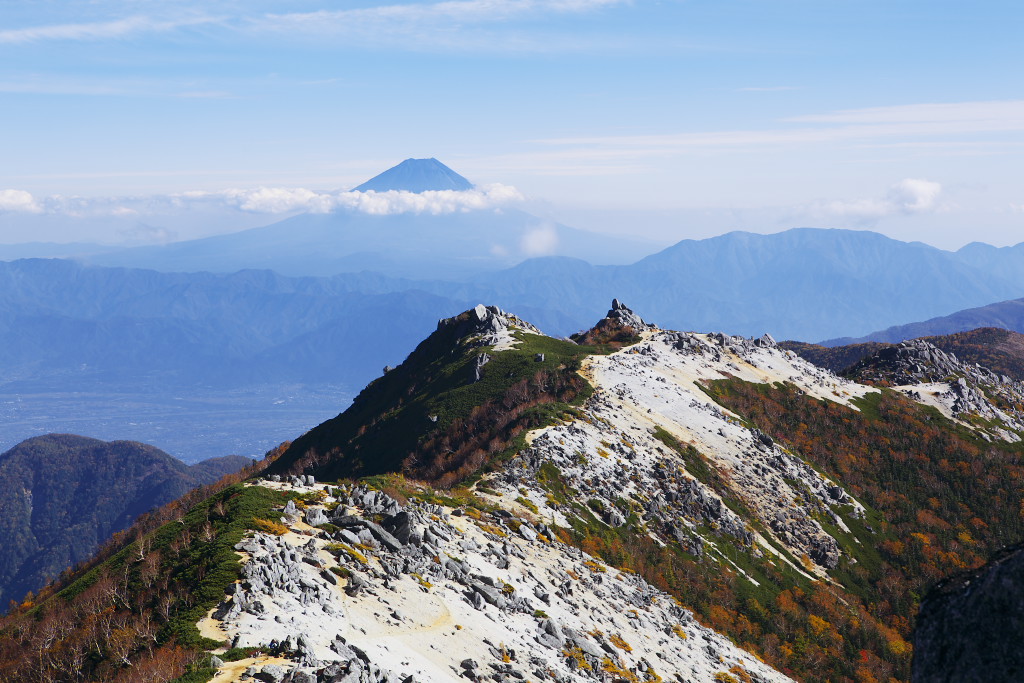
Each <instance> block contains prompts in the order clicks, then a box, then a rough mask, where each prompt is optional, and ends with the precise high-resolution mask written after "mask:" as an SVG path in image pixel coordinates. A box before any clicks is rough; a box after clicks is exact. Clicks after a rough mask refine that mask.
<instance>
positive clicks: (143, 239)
mask: <svg viewBox="0 0 1024 683" xmlns="http://www.w3.org/2000/svg"><path fill="white" fill-rule="evenodd" d="M1022 25H1024V4H1022V3H1020V2H1017V1H1010V0H1007V1H1003V0H983V1H982V2H977V3H964V2H962V1H952V0H884V1H876V0H651V1H646V0H632V1H627V0H447V1H444V2H366V1H362V2H360V1H354V2H328V1H326V0H324V1H321V2H313V1H310V0H282V1H279V2H268V1H265V0H245V1H244V2H242V1H240V0H237V1H236V0H204V2H193V1H191V0H173V1H172V0H160V1H156V0H88V1H80V0H67V1H60V2H59V1H56V0H34V1H33V2H23V1H20V0H0V150H2V151H0V160H2V161H3V163H2V164H0V243H17V242H25V241H57V242H67V241H91V242H103V243H110V244H114V243H124V244H142V243H160V242H166V241H172V240H176V239H188V238H193V237H199V236H204V235H208V234H215V233H219V232H229V231H232V230H240V229H244V228H248V227H254V226H257V225H265V224H268V223H271V222H274V221H276V220H280V219H281V218H283V217H286V216H288V215H293V214H294V213H296V212H300V211H305V210H314V211H315V210H327V209H325V208H324V207H325V206H327V205H330V206H334V207H336V206H337V205H339V204H344V205H346V206H348V205H353V206H355V205H359V206H363V205H364V204H366V205H369V204H367V203H366V202H362V201H357V199H353V198H352V196H351V193H346V192H345V191H347V190H349V189H350V188H352V187H354V186H356V185H358V184H359V183H361V182H363V181H365V180H366V179H367V178H369V177H371V176H373V175H376V174H377V173H379V172H381V171H383V170H384V169H386V168H388V167H390V166H392V165H394V164H397V163H398V162H400V161H401V160H403V159H405V158H408V157H436V158H438V159H440V160H441V161H443V162H444V163H446V164H447V165H449V166H450V167H452V168H453V169H454V170H456V171H457V172H459V173H461V174H462V175H465V176H466V177H468V178H469V179H470V180H472V181H474V182H475V183H477V184H478V185H479V186H480V187H479V189H478V190H477V191H476V194H475V195H473V196H471V197H464V198H454V199H452V198H448V199H447V200H446V201H447V204H445V206H447V207H448V208H447V209H436V207H435V208H428V209H424V208H423V207H421V206H420V207H419V208H416V207H417V206H419V205H418V204H417V203H416V202H411V203H410V202H409V201H405V200H407V199H408V198H405V200H403V201H400V202H398V203H397V204H394V205H389V207H388V208H387V210H421V211H422V210H435V209H436V210H464V209H465V208H466V207H479V206H505V205H509V204H517V205H521V206H522V207H523V208H525V209H526V210H528V211H530V212H531V213H534V214H536V215H538V216H541V217H543V218H545V219H553V220H559V221H562V222H565V223H568V224H570V225H573V226H575V227H579V228H585V229H592V230H597V231H602V232H611V233H619V234H629V235H633V236H636V237H640V238H645V239H649V240H653V241H655V242H659V243H666V244H667V243H672V242H676V241H678V240H681V239H686V238H702V237H708V236H711V235H715V234H720V233H724V232H728V231H730V230H750V231H753V232H765V233H770V232H777V231H780V230H784V229H787V228H791V227H799V226H814V227H842V228H855V229H870V230H875V231H878V232H882V233H884V234H887V235H890V236H892V237H895V238H897V239H903V240H920V241H923V242H926V243H929V244H933V245H936V246H939V247H942V248H948V249H955V248H958V247H960V246H962V245H964V244H966V243H968V242H972V241H976V240H978V241H985V242H988V243H990V244H995V245H998V246H1003V245H1010V244H1016V243H1019V242H1022V241H1024V182H1022V178H1024V87H1022V86H1024V77H1022V75H1021V74H1022V73H1024V68H1022V67H1024V60H1022V57H1024V41H1022V40H1021V39H1020V28H1021V26H1022ZM325 198H326V199H325ZM371 204H372V203H371ZM375 205H377V206H378V208H379V202H378V203H377V204H375ZM410 206H412V207H413V208H409V207H410ZM396 207H397V208H396ZM453 207H454V208H453ZM352 210H363V209H359V208H355V209H352Z"/></svg>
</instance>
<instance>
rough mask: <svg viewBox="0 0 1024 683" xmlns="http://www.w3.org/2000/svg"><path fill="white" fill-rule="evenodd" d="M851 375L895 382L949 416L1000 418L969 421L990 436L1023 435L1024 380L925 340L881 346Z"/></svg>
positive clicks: (1015, 437) (1013, 437) (1016, 437)
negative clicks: (976, 423)
mask: <svg viewBox="0 0 1024 683" xmlns="http://www.w3.org/2000/svg"><path fill="white" fill-rule="evenodd" d="M849 374H850V375H851V376H852V377H855V378H856V379H857V380H859V381H872V382H885V383H887V384H890V385H893V386H896V387H898V388H899V389H900V390H901V391H902V392H903V393H905V394H906V395H908V396H909V397H911V398H913V399H915V400H918V401H923V402H931V403H935V404H937V405H938V407H940V409H944V411H943V412H945V413H947V415H949V416H950V417H955V418H961V417H964V418H966V417H970V416H976V417H980V418H983V419H984V420H987V421H990V422H996V423H1000V424H998V425H995V426H993V425H970V426H974V427H976V428H979V431H981V432H982V433H983V434H984V435H986V436H989V437H990V438H991V437H993V436H994V437H996V438H1000V439H1004V440H1009V441H1019V440H1020V438H1021V435H1022V434H1024V383H1022V382H1018V381H1014V380H1012V379H1010V378H1009V377H1007V376H1006V375H1000V374H998V373H995V372H992V371H991V370H989V369H987V368H984V367H982V366H980V365H978V364H977V363H965V362H963V361H961V360H960V359H958V358H957V357H956V355H955V354H953V353H947V352H945V351H943V350H942V349H939V348H937V347H935V346H934V345H932V344H930V343H929V342H927V341H925V340H923V339H912V340H910V341H905V342H900V343H899V344H896V345H895V346H891V347H887V348H884V349H881V350H880V351H878V352H877V353H875V354H874V355H872V356H869V357H868V358H865V359H864V360H862V361H860V362H859V363H857V364H856V365H855V366H854V367H853V368H852V369H851V370H850V373H849ZM925 385H931V386H925ZM936 385H941V386H936ZM930 399H931V400H930ZM1014 432H1017V433H1014Z"/></svg>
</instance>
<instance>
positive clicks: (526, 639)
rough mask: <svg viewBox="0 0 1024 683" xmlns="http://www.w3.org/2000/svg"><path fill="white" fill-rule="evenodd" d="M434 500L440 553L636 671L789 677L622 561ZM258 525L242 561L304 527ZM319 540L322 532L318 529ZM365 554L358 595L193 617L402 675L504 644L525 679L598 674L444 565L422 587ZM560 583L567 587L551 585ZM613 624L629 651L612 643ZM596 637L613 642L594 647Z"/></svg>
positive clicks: (338, 593)
mask: <svg viewBox="0 0 1024 683" xmlns="http://www.w3.org/2000/svg"><path fill="white" fill-rule="evenodd" d="M438 512H439V514H438V515H437V520H436V522H434V523H433V524H434V525H435V526H436V527H438V528H439V529H440V531H441V533H443V534H446V535H448V536H449V537H450V538H451V540H450V541H448V542H447V543H445V547H444V548H443V549H442V550H441V552H442V553H443V555H442V556H443V557H444V558H445V559H447V558H449V557H455V558H458V559H459V560H461V561H463V562H465V563H467V564H468V565H469V567H470V571H471V573H473V574H478V575H482V576H489V577H492V578H494V579H496V580H498V581H500V582H504V583H506V584H508V585H509V587H510V588H507V589H506V593H508V594H510V595H518V596H527V597H528V598H529V599H530V600H531V601H532V602H534V603H535V605H536V609H539V610H543V612H544V613H546V615H547V616H549V617H550V618H551V619H552V620H553V621H555V622H556V623H557V624H559V626H560V628H561V629H563V630H564V629H572V630H574V631H576V632H577V633H582V634H586V633H587V632H589V633H590V635H586V636H585V637H586V639H587V640H588V641H591V642H592V643H593V647H594V648H595V649H597V650H598V651H601V652H602V653H603V654H604V655H605V656H607V657H608V661H610V662H615V663H616V664H617V665H620V666H623V667H628V668H632V669H635V670H637V671H641V672H642V671H646V670H647V669H648V668H650V669H653V670H654V671H656V672H657V673H658V674H660V675H661V676H663V677H665V678H666V679H667V680H673V679H674V680H681V681H710V680H712V679H713V678H714V676H715V674H716V673H718V672H724V671H727V670H728V669H729V668H730V667H731V666H734V665H739V666H741V667H743V668H744V669H745V670H747V671H750V672H751V673H753V674H756V675H757V676H759V677H760V679H761V680H763V681H787V680H789V679H788V678H787V677H785V676H783V675H782V674H780V673H778V672H776V671H774V670H773V669H771V668H769V667H767V666H765V665H764V664H762V663H760V662H759V661H757V660H756V659H754V658H753V657H751V656H750V655H749V654H747V653H746V652H743V651H741V650H739V649H738V648H736V647H734V646H733V645H732V644H731V643H730V642H729V641H728V640H727V639H725V638H723V637H722V636H720V635H718V634H716V633H714V632H713V631H711V630H709V629H707V628H705V627H703V626H701V625H699V624H698V623H697V622H696V621H694V620H693V619H692V617H691V616H690V614H689V613H688V612H686V611H685V610H682V609H681V608H679V607H678V606H677V605H676V603H675V602H674V600H673V598H671V597H670V596H668V595H666V594H664V593H662V592H661V591H658V590H657V589H654V588H653V587H651V586H650V585H648V584H646V583H645V582H644V581H643V580H642V579H640V578H639V577H637V576H635V575H631V574H625V573H620V572H618V571H617V570H615V569H612V568H611V567H608V566H606V565H604V564H603V563H601V562H598V561H595V560H593V558H590V557H589V556H587V555H585V554H583V553H581V552H580V551H579V550H577V549H575V548H572V547H569V546H566V545H564V544H561V543H560V542H558V541H545V540H543V539H534V540H527V539H526V538H520V537H518V536H515V537H514V538H513V537H505V538H503V537H499V536H496V535H493V534H491V533H488V532H485V531H484V530H482V529H481V528H480V527H479V526H478V523H477V522H474V521H472V520H470V519H467V518H465V517H455V516H449V513H450V512H451V511H450V510H448V509H439V510H438ZM300 531H301V530H300ZM260 537H261V539H262V540H263V542H264V543H265V544H267V547H264V546H260V549H258V550H257V551H256V552H254V553H253V556H252V557H251V558H250V559H249V560H248V561H249V562H261V561H264V559H263V558H264V557H265V556H266V555H267V554H268V553H270V552H274V551H276V550H277V548H279V547H281V546H289V547H292V548H298V547H299V546H301V545H303V544H305V543H308V541H309V539H310V538H311V537H310V536H306V535H303V534H301V533H299V534H296V533H289V534H287V535H285V536H282V537H273V536H266V535H263V534H260ZM316 543H317V545H318V546H321V547H322V546H323V545H325V544H326V542H325V541H324V540H323V539H317V540H316ZM502 547H503V548H505V549H506V550H505V552H506V553H507V557H508V560H509V562H510V564H509V566H508V567H507V568H504V569H499V567H498V566H497V564H496V561H495V559H494V557H492V556H488V555H486V551H487V550H488V549H489V548H502ZM368 555H370V559H369V564H370V567H369V568H366V567H362V566H359V565H358V564H357V563H353V564H350V565H348V566H350V567H351V568H353V569H356V570H357V571H359V572H360V574H361V575H363V576H366V577H367V578H368V579H369V581H370V588H369V590H364V591H363V592H362V593H361V594H359V595H358V596H356V597H349V596H347V595H346V594H345V593H344V592H343V591H342V589H341V587H340V585H339V586H331V587H330V598H329V600H327V601H326V602H325V604H323V605H320V604H303V603H302V601H301V599H300V596H299V595H298V594H295V593H289V592H284V591H276V592H275V594H274V595H263V596H260V599H261V602H263V604H264V605H265V607H266V608H267V611H266V614H264V615H261V616H259V617H257V616H254V615H252V614H248V613H242V614H240V615H238V616H237V617H235V618H233V619H230V620H228V621H225V622H223V623H221V622H216V623H212V622H214V620H213V619H211V618H209V617H208V618H207V619H205V620H203V621H202V622H201V623H200V628H201V629H202V630H203V632H204V633H209V634H213V633H219V634H220V635H219V636H218V637H220V638H223V639H228V640H231V641H233V643H234V645H236V646H240V647H249V646H267V645H268V644H269V643H270V642H271V641H272V640H278V641H282V640H284V639H285V638H287V637H288V635H292V636H296V635H297V634H305V635H306V637H307V639H309V640H311V642H312V644H313V646H314V648H315V652H316V655H317V657H318V658H319V659H321V660H322V661H323V662H330V661H336V660H339V659H340V658H339V656H338V655H337V654H336V653H335V652H334V651H332V650H331V649H330V644H331V642H332V641H333V640H334V639H335V636H337V635H341V636H343V637H344V638H345V639H346V641H347V642H348V643H349V644H351V645H356V646H358V647H359V648H361V649H362V650H364V651H365V652H366V654H367V655H368V656H369V658H370V660H371V661H372V662H374V663H375V664H376V665H377V666H379V667H381V668H382V669H383V670H385V671H390V672H393V673H394V674H397V675H398V679H397V680H402V679H403V678H404V677H405V676H407V675H409V674H413V675H414V676H415V679H416V680H417V681H451V680H456V679H459V674H460V673H461V669H460V668H459V664H460V662H461V661H463V660H465V659H467V658H472V659H475V660H476V661H478V662H480V664H481V666H482V667H485V666H486V665H487V663H490V662H500V661H501V658H502V655H503V654H504V655H507V657H505V659H507V660H508V661H509V662H510V663H511V664H512V665H513V666H515V667H516V668H517V669H518V670H520V671H523V672H524V673H526V674H527V676H528V678H529V679H531V680H533V679H535V678H541V677H547V676H550V675H551V674H557V675H559V676H562V677H564V680H570V681H576V680H579V681H583V680H593V678H591V677H589V676H585V675H581V674H580V673H579V672H577V671H574V670H573V668H571V667H570V665H569V663H568V662H569V660H568V659H567V657H566V654H565V652H564V651H563V650H564V648H560V647H551V646H550V645H545V644H543V643H541V642H540V640H539V634H541V633H542V630H541V626H540V624H541V622H542V620H541V618H540V617H539V616H535V615H533V614H529V613H526V614H524V613H514V612H509V611H503V610H499V609H498V608H497V607H495V606H493V605H490V604H487V605H485V606H484V607H483V609H477V608H476V607H474V606H473V604H472V602H471V601H470V600H469V599H468V598H467V597H466V593H467V589H466V587H465V586H463V585H461V584H459V583H456V582H454V581H448V580H445V579H443V578H439V577H430V576H423V577H422V578H423V580H424V581H429V582H431V583H432V584H433V585H431V586H429V587H428V586H426V585H424V583H423V582H422V581H420V580H419V579H417V578H415V577H413V576H409V575H403V576H401V577H400V578H397V579H392V580H390V581H384V580H383V576H384V574H383V572H382V571H380V569H381V567H380V564H379V561H378V559H377V558H380V557H382V558H385V559H386V560H388V561H393V560H395V559H396V556H395V554H393V553H389V551H386V550H384V549H381V548H378V549H377V550H376V551H372V552H369V553H368ZM319 556H320V558H321V559H322V560H323V561H324V563H325V564H327V563H330V564H333V563H334V560H333V557H332V556H331V555H330V554H328V553H326V552H323V551H321V552H320V553H319ZM298 566H299V567H300V568H301V570H302V571H303V572H304V576H305V578H306V579H308V580H309V581H310V582H316V583H319V584H322V585H323V586H324V587H327V586H329V584H328V583H327V582H325V581H324V579H323V578H322V577H321V576H320V575H319V572H318V571H317V570H316V569H315V568H314V567H312V566H311V565H309V564H306V563H301V562H300V563H298ZM342 583H344V581H342ZM498 585H501V584H500V583H499V584H498ZM563 585H564V586H566V587H567V589H568V591H569V592H567V593H565V592H563V594H562V595H561V596H560V595H557V594H556V592H557V591H558V589H559V587H560V586H563ZM513 589H514V590H513ZM541 594H545V595H547V602H544V601H543V600H542V599H541V598H540V597H538V596H539V595H541ZM673 628H676V629H678V630H679V631H681V632H682V633H685V635H686V638H685V639H684V638H683V637H681V636H680V635H678V634H677V633H674V632H673ZM612 635H616V636H618V637H620V638H621V639H622V642H624V643H626V644H628V645H629V646H630V647H631V648H632V651H629V652H627V651H626V650H624V649H620V648H618V647H615V646H613V645H611V644H610V639H611V637H612ZM602 643H604V644H605V645H606V646H607V647H606V649H608V650H610V653H609V652H604V651H602V650H600V647H601V644H602ZM495 653H497V655H498V656H497V657H496V656H495ZM249 663H250V664H251V662H249ZM262 663H263V662H260V664H262ZM245 668H246V667H245V666H239V665H237V664H229V665H227V666H225V667H224V668H223V669H222V670H221V671H220V673H219V674H218V677H217V678H216V679H215V680H216V681H217V683H227V682H228V681H237V680H241V678H240V677H241V675H242V673H243V672H244V670H245Z"/></svg>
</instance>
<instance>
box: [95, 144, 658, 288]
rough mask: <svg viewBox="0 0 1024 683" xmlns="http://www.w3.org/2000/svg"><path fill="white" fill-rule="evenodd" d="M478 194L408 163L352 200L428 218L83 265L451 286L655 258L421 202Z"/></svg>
mask: <svg viewBox="0 0 1024 683" xmlns="http://www.w3.org/2000/svg"><path fill="white" fill-rule="evenodd" d="M474 187H475V186H474V185H473V184H472V183H471V182H470V181H469V180H467V179H466V178H464V177H462V176H461V175H459V174H458V173H456V172H455V171H453V170H452V169H450V168H448V167H447V166H445V165H444V164H443V163H441V162H440V161H438V160H437V159H406V160H405V161H403V162H402V163H400V164H398V165H397V166H395V167H393V168H391V169H388V170H387V171H385V172H383V173H381V174H380V175H378V176H375V177H374V178H371V179H370V180H368V181H367V182H365V183H363V184H362V185H359V186H358V187H356V188H355V189H354V190H353V191H352V192H353V193H355V192H363V193H367V194H368V195H370V196H371V197H373V199H375V200H380V201H382V202H386V201H388V200H391V199H395V200H396V201H399V200H406V204H408V205H409V206H416V207H421V206H422V207H423V208H417V209H416V210H411V211H403V212H391V211H388V212H380V213H378V212H373V213H369V212H365V211H361V210H356V209H348V208H340V209H336V210H334V211H332V212H330V213H320V214H314V213H306V214H300V215H297V216H293V217H291V218H287V219H285V220H283V221H279V222H277V223H274V224H272V225H267V226H264V227H260V228H253V229H249V230H243V231H241V232H235V233H230V234H226V235H217V236H215V237H208V238H204V239H197V240H189V241H183V242H175V243H171V244H167V245H164V246H147V247H135V248H130V249H122V250H118V251H114V252H110V253H106V254H100V255H93V256H90V257H87V259H86V260H87V261H88V262H89V263H91V264H94V265H104V266H125V267H135V268H151V269H154V270H160V271H173V272H196V271H209V272H220V273H228V272H235V271H239V270H244V269H248V268H259V269H269V270H273V271H276V272H278V273H280V274H283V275H288V276H310V275H312V276H326V275H335V274H338V273H346V272H361V271H375V272H378V273H382V274H384V275H388V276H391V277H405V278H416V279H435V278H443V279H452V278H465V277H471V276H473V275H477V274H481V273H486V272H491V271H495V270H500V269H502V268H508V267H510V266H513V265H515V264H517V263H519V262H521V261H523V260H525V259H528V258H531V257H536V256H572V257H575V258H580V259H584V260H586V261H589V262H591V263H599V264H614V263H618V264H624V263H632V262H634V261H636V260H638V259H640V258H643V257H644V256H646V255H648V254H650V253H651V252H653V251H656V250H657V245H654V244H650V243H646V242H642V241H634V240H631V239H628V238H622V237H613V236H609V235H603V234H599V233H593V232H588V231H584V230H578V229H576V228H570V227H568V226H565V225H560V224H558V223H554V222H552V221H548V220H545V219H542V218H538V217H537V216H533V215H530V214H529V213H526V212H524V211H521V210H519V209H514V208H509V207H505V206H491V207H488V205H487V202H486V201H479V202H475V201H468V202H466V203H465V204H462V206H466V207H474V206H476V205H477V204H479V205H480V207H481V208H463V209H459V210H454V211H450V212H447V213H441V212H436V213H435V212H433V211H435V209H434V208H433V206H432V205H431V201H432V200H433V199H434V198H435V197H436V196H422V195H424V193H434V192H445V193H446V197H447V198H450V195H448V194H447V193H461V192H476V191H475V190H474ZM385 193H387V194H385ZM410 194H411V195H419V197H416V196H410ZM481 197H483V193H481ZM474 199H476V198H474Z"/></svg>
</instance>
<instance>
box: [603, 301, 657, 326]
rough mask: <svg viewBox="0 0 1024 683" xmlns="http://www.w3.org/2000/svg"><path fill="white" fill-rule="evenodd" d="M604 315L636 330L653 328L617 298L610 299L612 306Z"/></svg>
mask: <svg viewBox="0 0 1024 683" xmlns="http://www.w3.org/2000/svg"><path fill="white" fill-rule="evenodd" d="M605 317H606V318H609V319H611V320H615V321H616V322H618V323H619V324H621V325H622V326H623V327H632V328H633V329H634V330H636V331H637V332H639V331H641V330H651V329H654V328H655V326H654V325H651V324H650V323H648V322H646V321H644V319H643V318H641V317H640V316H638V315H637V314H636V313H634V312H633V311H632V310H631V309H630V308H629V307H628V306H626V304H624V303H622V302H621V301H619V300H618V299H612V308H611V310H610V311H608V314H607V315H606V316H605Z"/></svg>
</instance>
